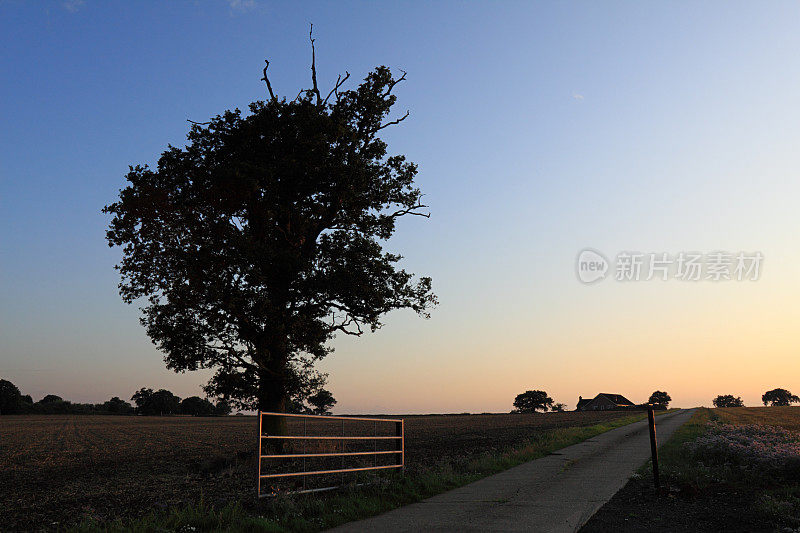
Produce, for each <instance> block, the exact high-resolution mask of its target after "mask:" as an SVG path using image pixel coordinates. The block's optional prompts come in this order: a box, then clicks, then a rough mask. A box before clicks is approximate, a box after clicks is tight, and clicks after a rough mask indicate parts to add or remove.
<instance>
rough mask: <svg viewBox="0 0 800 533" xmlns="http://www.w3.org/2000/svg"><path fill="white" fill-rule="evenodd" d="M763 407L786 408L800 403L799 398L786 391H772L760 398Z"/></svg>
mask: <svg viewBox="0 0 800 533" xmlns="http://www.w3.org/2000/svg"><path fill="white" fill-rule="evenodd" d="M761 401H762V402H764V405H772V406H786V405H790V404H793V403H800V398H798V397H797V396H795V395H794V394H792V393H791V392H789V391H788V390H786V389H772V390H769V391H767V392H765V393H764V394H763V395H762V396H761Z"/></svg>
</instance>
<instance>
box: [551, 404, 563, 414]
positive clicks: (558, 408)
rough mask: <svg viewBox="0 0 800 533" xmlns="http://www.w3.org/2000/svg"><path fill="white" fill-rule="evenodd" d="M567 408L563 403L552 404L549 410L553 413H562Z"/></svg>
mask: <svg viewBox="0 0 800 533" xmlns="http://www.w3.org/2000/svg"><path fill="white" fill-rule="evenodd" d="M566 408H567V404H565V403H554V404H553V406H552V407H550V410H551V411H553V412H554V413H563V412H564V410H565V409H566Z"/></svg>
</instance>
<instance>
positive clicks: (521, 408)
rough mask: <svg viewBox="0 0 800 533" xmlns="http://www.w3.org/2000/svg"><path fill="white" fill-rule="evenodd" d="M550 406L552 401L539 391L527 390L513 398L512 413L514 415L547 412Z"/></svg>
mask: <svg viewBox="0 0 800 533" xmlns="http://www.w3.org/2000/svg"><path fill="white" fill-rule="evenodd" d="M552 406H553V399H552V398H551V397H550V396H548V395H547V393H546V392H544V391H541V390H529V391H526V392H523V393H522V394H517V397H516V398H514V412H516V413H535V412H536V411H539V410H541V411H547V410H548V409H550V408H551V407H552Z"/></svg>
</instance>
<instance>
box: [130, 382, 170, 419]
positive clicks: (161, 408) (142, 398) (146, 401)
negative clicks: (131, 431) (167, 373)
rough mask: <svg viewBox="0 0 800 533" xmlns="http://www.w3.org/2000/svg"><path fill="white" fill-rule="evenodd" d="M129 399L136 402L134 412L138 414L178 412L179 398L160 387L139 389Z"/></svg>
mask: <svg viewBox="0 0 800 533" xmlns="http://www.w3.org/2000/svg"><path fill="white" fill-rule="evenodd" d="M131 400H133V402H134V403H135V404H136V412H137V413H138V414H140V415H174V414H178V413H179V412H180V406H181V399H180V398H179V397H177V396H175V395H174V394H172V393H171V392H170V391H168V390H165V389H160V390H158V391H156V392H153V389H146V388H142V389H139V390H138V391H137V392H136V393H134V395H133V396H131Z"/></svg>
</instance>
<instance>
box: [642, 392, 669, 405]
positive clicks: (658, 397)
mask: <svg viewBox="0 0 800 533" xmlns="http://www.w3.org/2000/svg"><path fill="white" fill-rule="evenodd" d="M671 401H672V398H670V396H669V394H667V393H666V392H662V391H660V390H657V391H655V392H654V393H653V394H651V395H650V399H649V400H647V403H651V404H653V405H656V406H658V407H663V408H664V409H666V408H667V406H669V402H671Z"/></svg>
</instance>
